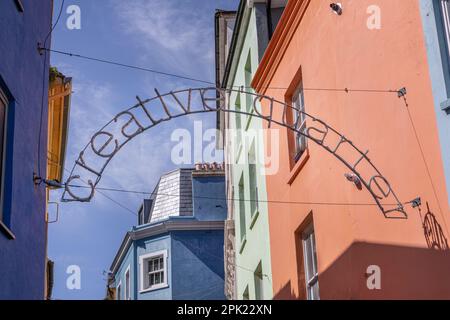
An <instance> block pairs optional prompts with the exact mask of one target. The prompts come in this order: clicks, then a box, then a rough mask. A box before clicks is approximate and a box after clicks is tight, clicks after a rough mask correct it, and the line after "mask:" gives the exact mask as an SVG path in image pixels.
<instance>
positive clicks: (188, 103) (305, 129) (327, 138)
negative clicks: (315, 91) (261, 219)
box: [61, 87, 407, 218]
mask: <svg viewBox="0 0 450 320" xmlns="http://www.w3.org/2000/svg"><path fill="white" fill-rule="evenodd" d="M155 92H156V96H155V97H153V98H151V99H147V100H141V99H140V98H139V97H136V99H137V103H136V104H135V105H134V106H132V107H131V108H129V109H127V110H125V111H123V112H120V113H118V114H117V115H116V116H115V117H114V118H113V119H111V121H109V122H108V123H107V124H106V125H105V126H104V127H103V128H101V129H100V130H99V131H97V132H96V133H95V134H94V135H93V136H92V138H91V140H90V141H89V143H88V144H87V145H86V146H85V148H84V149H83V150H82V151H81V152H80V155H79V156H78V159H77V160H76V162H75V164H74V166H73V168H72V171H71V174H70V177H69V178H68V179H67V181H66V183H65V189H64V192H63V195H62V199H61V200H62V201H64V202H69V201H79V202H89V201H90V200H91V199H92V198H93V196H94V193H95V188H96V186H97V185H98V183H99V182H100V180H101V178H102V174H103V172H104V170H105V168H106V167H107V165H108V164H109V163H110V161H111V160H112V159H113V157H114V155H116V154H117V153H118V152H119V151H120V150H121V149H122V148H123V147H124V146H125V145H126V144H127V143H128V142H129V141H130V140H132V139H133V138H134V137H136V136H138V135H140V134H141V133H143V132H144V131H146V130H148V129H151V128H153V127H155V126H157V125H158V124H160V123H162V122H165V121H169V120H171V119H173V118H178V117H182V116H186V115H191V114H197V113H208V112H218V111H220V112H233V113H238V114H244V115H249V116H255V117H258V118H261V119H263V120H265V121H267V122H268V127H269V128H270V127H271V126H272V125H273V124H277V125H279V126H282V127H285V128H287V129H289V130H292V131H294V132H297V133H298V134H301V135H303V136H305V137H306V138H308V139H309V140H312V141H313V142H315V143H316V144H318V145H319V146H321V147H322V148H323V149H325V150H326V151H328V152H329V153H331V154H332V155H333V156H334V157H336V158H337V159H338V160H339V161H341V162H342V163H343V164H344V165H345V166H346V167H347V168H348V169H349V170H350V171H351V172H352V173H353V174H354V176H353V178H355V179H356V180H359V181H360V182H361V183H362V184H363V185H364V187H365V188H366V189H367V190H368V192H369V193H370V194H371V196H372V197H373V199H374V201H375V203H376V204H377V205H378V207H379V208H380V210H381V211H382V213H383V214H384V215H385V217H387V218H406V217H407V214H406V212H405V210H404V207H403V205H402V203H401V202H400V201H399V199H398V197H397V195H396V194H395V192H394V190H393V189H392V187H391V185H390V184H389V182H388V180H387V179H386V178H385V177H384V176H383V175H382V174H381V172H380V171H379V170H378V169H377V167H376V166H375V165H374V164H373V163H372V161H371V160H370V159H369V157H368V152H369V151H362V150H361V149H359V148H358V147H356V146H355V145H354V144H353V142H352V141H351V140H349V139H348V138H346V137H345V136H344V135H342V134H341V133H339V132H338V131H336V130H335V129H333V128H332V127H331V126H329V125H328V124H326V123H325V122H324V121H322V120H320V119H318V118H316V117H314V116H312V115H309V114H308V113H306V112H303V111H301V110H298V109H296V108H294V107H293V106H291V105H288V104H286V103H284V102H281V101H277V100H275V99H274V98H272V97H268V96H264V95H259V94H255V93H251V92H244V91H243V90H234V89H221V88H214V87H212V88H196V89H186V90H180V91H174V92H169V93H167V94H160V93H159V92H158V90H156V89H155ZM233 93H240V94H245V95H247V97H251V98H252V101H253V103H252V108H251V110H247V111H242V110H235V109H233V108H231V106H230V105H229V101H230V99H229V97H230V95H231V94H233ZM262 102H264V103H267V106H268V108H265V109H267V110H265V112H264V111H263V108H261V105H262ZM275 108H281V110H282V112H276V113H274V110H275ZM289 112H299V113H301V114H303V117H297V119H300V118H304V121H305V122H304V123H302V124H299V123H290V122H289V121H288V119H289V117H288V114H289ZM277 115H279V116H277ZM297 121H298V120H297ZM344 150H345V152H344ZM360 168H364V171H365V172H363V170H360ZM75 181H76V182H77V185H76V186H74V185H73V182H75ZM359 181H358V183H359ZM80 186H81V188H80ZM75 189H76V190H77V192H75ZM86 190H87V192H86Z"/></svg>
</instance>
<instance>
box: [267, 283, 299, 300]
mask: <svg viewBox="0 0 450 320" xmlns="http://www.w3.org/2000/svg"><path fill="white" fill-rule="evenodd" d="M273 299H274V300H299V299H300V297H299V296H297V295H296V294H295V292H294V290H293V288H292V286H291V282H290V281H289V282H288V283H286V284H285V285H284V286H283V287H282V288H281V289H280V290H279V291H278V292H277V293H276V294H275V295H274V297H273Z"/></svg>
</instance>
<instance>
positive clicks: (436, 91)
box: [420, 0, 450, 203]
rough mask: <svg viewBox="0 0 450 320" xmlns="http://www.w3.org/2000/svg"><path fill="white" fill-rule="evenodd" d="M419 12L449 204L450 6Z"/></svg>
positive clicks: (428, 1) (432, 2)
mask: <svg viewBox="0 0 450 320" xmlns="http://www.w3.org/2000/svg"><path fill="white" fill-rule="evenodd" d="M420 10H421V16H422V23H423V29H424V36H425V44H426V49H427V55H428V65H429V68H430V79H431V85H432V89H433V98H434V106H435V113H436V117H437V119H436V120H437V125H438V130H439V139H440V142H441V152H442V162H443V164H444V170H445V180H446V184H447V191H448V201H449V203H450V2H449V1H448V0H420Z"/></svg>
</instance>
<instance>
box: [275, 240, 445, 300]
mask: <svg viewBox="0 0 450 320" xmlns="http://www.w3.org/2000/svg"><path fill="white" fill-rule="evenodd" d="M373 266H375V268H377V267H379V269H378V270H379V276H380V278H379V279H380V289H372V290H370V289H369V286H368V283H373V282H372V280H371V275H373V273H370V272H369V273H370V274H368V270H371V268H373ZM372 270H373V269H372ZM449 272H450V251H443V250H434V249H429V248H416V247H402V246H392V245H384V244H376V243H363V242H355V243H354V244H353V245H351V246H350V247H349V248H348V249H347V250H346V251H345V252H344V253H343V254H342V255H341V256H340V257H339V258H338V259H337V260H336V261H335V262H334V263H333V264H332V265H331V266H330V267H329V268H327V269H326V270H325V271H323V272H322V273H320V274H319V292H320V298H321V299H324V300H333V299H344V300H352V299H367V300H372V299H373V300H377V299H450V276H449ZM303 290H304V287H303ZM296 291H297V290H295V289H294V288H292V285H291V282H290V281H289V282H288V283H286V284H285V285H284V286H283V287H282V288H281V289H280V290H278V292H276V293H275V295H274V299H277V300H293V299H304V298H305V297H304V295H303V294H301V296H300V297H299V296H298V295H297V294H296V293H295V292H296Z"/></svg>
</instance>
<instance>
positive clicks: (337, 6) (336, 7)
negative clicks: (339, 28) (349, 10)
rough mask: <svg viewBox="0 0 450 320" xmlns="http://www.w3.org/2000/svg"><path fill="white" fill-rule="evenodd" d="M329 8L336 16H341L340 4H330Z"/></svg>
mask: <svg viewBox="0 0 450 320" xmlns="http://www.w3.org/2000/svg"><path fill="white" fill-rule="evenodd" d="M330 8H331V10H333V12H334V13H336V14H337V15H339V16H340V15H341V14H342V4H341V3H331V4H330Z"/></svg>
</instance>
